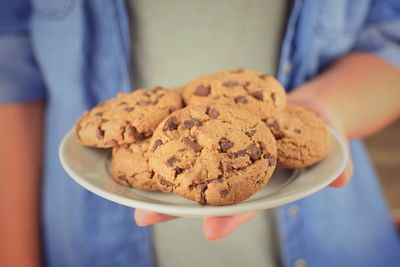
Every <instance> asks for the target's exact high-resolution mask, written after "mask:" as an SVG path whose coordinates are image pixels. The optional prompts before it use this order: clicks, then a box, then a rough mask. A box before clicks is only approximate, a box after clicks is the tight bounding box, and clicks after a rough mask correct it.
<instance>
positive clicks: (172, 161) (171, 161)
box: [166, 156, 178, 167]
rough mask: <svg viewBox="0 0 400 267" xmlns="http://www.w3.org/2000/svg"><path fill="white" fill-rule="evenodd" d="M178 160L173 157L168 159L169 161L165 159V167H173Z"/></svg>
mask: <svg viewBox="0 0 400 267" xmlns="http://www.w3.org/2000/svg"><path fill="white" fill-rule="evenodd" d="M177 160H178V159H177V158H176V157H175V156H172V157H170V158H169V159H167V162H166V164H167V166H168V167H172V166H174V163H175V162H176V161H177Z"/></svg>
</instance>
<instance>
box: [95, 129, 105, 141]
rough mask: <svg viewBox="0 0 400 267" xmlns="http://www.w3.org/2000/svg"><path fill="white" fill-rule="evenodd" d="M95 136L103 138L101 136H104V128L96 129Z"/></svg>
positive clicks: (99, 138)
mask: <svg viewBox="0 0 400 267" xmlns="http://www.w3.org/2000/svg"><path fill="white" fill-rule="evenodd" d="M96 138H97V139H98V140H103V138H104V130H101V129H97V131H96Z"/></svg>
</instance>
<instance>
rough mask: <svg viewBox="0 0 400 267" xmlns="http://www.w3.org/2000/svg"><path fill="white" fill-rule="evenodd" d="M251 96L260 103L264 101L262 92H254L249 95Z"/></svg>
mask: <svg viewBox="0 0 400 267" xmlns="http://www.w3.org/2000/svg"><path fill="white" fill-rule="evenodd" d="M251 95H252V96H253V97H254V98H255V99H257V100H260V101H263V100H264V95H263V92H262V91H255V92H253V93H251Z"/></svg>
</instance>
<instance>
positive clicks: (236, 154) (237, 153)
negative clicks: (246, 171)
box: [234, 150, 246, 158]
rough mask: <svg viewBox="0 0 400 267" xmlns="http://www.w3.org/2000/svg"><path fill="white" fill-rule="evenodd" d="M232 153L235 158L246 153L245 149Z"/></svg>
mask: <svg viewBox="0 0 400 267" xmlns="http://www.w3.org/2000/svg"><path fill="white" fill-rule="evenodd" d="M234 155H235V157H236V158H238V157H243V156H245V155H246V151H244V150H238V151H236V152H235V153H234Z"/></svg>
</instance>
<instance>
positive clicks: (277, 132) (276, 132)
mask: <svg viewBox="0 0 400 267" xmlns="http://www.w3.org/2000/svg"><path fill="white" fill-rule="evenodd" d="M266 125H267V127H268V128H269V129H270V130H271V132H272V135H273V136H274V137H275V140H281V139H282V138H283V137H285V134H284V133H283V132H282V131H281V128H280V127H279V124H278V123H277V122H276V121H272V122H267V123H266Z"/></svg>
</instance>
